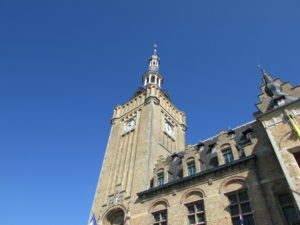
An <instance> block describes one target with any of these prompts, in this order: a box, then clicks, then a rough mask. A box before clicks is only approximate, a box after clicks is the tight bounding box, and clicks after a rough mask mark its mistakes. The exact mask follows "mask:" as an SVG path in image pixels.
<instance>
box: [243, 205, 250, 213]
mask: <svg viewBox="0 0 300 225" xmlns="http://www.w3.org/2000/svg"><path fill="white" fill-rule="evenodd" d="M241 208H242V213H248V212H251V207H250V204H249V202H247V203H243V204H241Z"/></svg>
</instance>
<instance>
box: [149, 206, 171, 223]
mask: <svg viewBox="0 0 300 225" xmlns="http://www.w3.org/2000/svg"><path fill="white" fill-rule="evenodd" d="M167 206H168V203H167V202H166V201H164V200H163V201H160V200H159V201H157V202H156V203H154V204H153V206H152V207H151V214H152V221H153V222H152V224H153V225H167V224H168V210H167Z"/></svg>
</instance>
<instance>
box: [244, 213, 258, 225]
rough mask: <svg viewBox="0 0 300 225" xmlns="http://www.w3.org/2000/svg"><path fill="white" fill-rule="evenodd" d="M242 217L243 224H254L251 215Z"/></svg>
mask: <svg viewBox="0 0 300 225" xmlns="http://www.w3.org/2000/svg"><path fill="white" fill-rule="evenodd" d="M243 218H244V221H245V225H255V223H254V219H253V216H252V215H249V216H243Z"/></svg>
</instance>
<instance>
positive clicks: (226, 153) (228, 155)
mask: <svg viewBox="0 0 300 225" xmlns="http://www.w3.org/2000/svg"><path fill="white" fill-rule="evenodd" d="M222 155H223V159H224V163H230V162H232V161H233V154H232V151H231V148H226V149H224V150H222Z"/></svg>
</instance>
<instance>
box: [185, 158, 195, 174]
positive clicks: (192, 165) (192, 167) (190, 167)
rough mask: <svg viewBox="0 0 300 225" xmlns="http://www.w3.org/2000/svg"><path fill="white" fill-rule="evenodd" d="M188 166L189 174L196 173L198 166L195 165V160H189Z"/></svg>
mask: <svg viewBox="0 0 300 225" xmlns="http://www.w3.org/2000/svg"><path fill="white" fill-rule="evenodd" d="M187 167H188V173H189V176H190V175H193V174H195V173H196V167H195V162H194V161H193V162H189V163H188V164H187Z"/></svg>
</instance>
